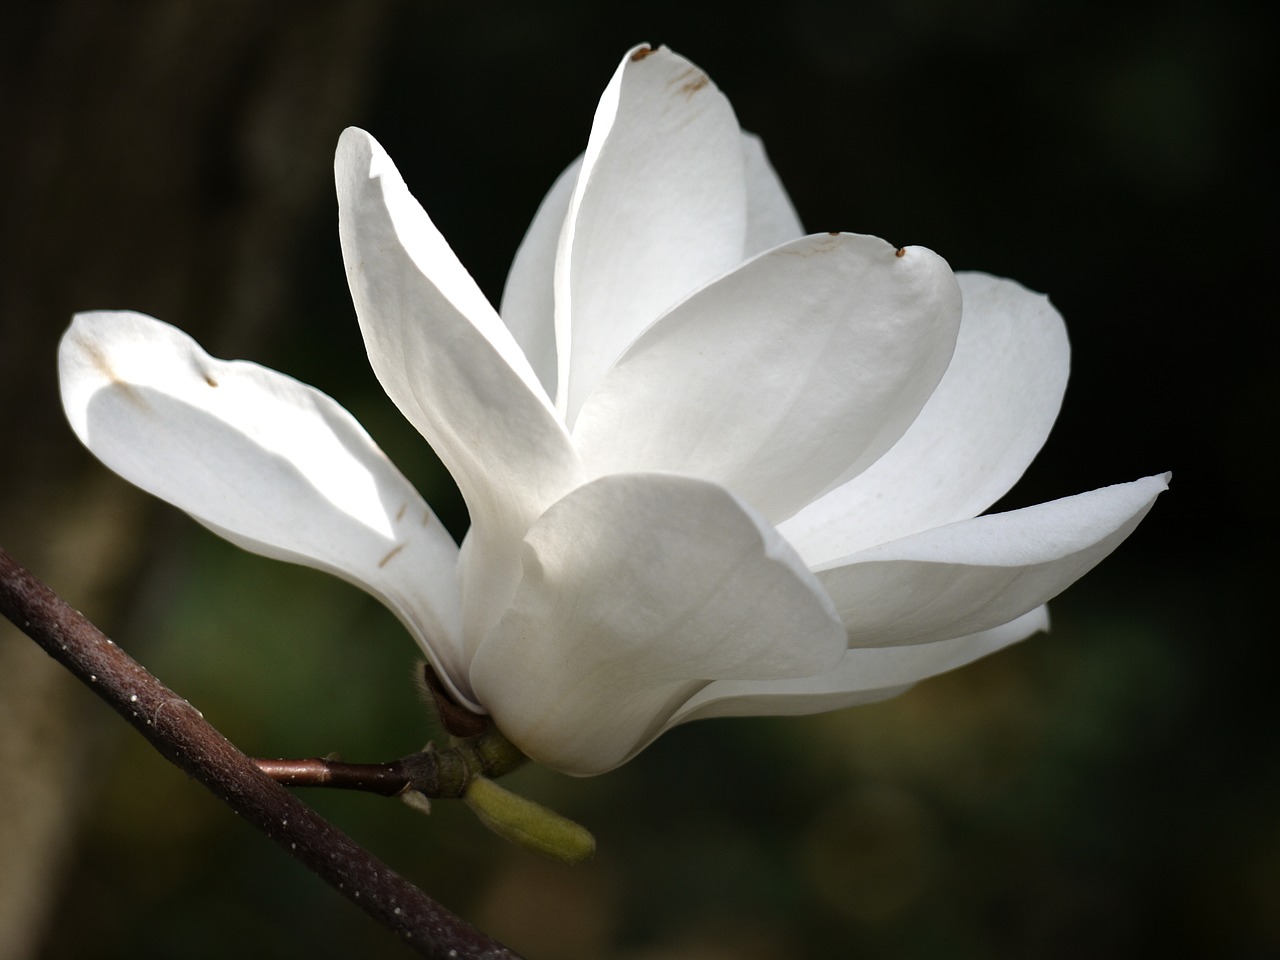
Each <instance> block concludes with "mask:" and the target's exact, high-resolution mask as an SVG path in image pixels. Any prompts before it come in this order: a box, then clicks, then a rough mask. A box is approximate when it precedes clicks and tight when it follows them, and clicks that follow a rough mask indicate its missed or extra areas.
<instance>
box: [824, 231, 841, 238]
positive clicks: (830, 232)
mask: <svg viewBox="0 0 1280 960" xmlns="http://www.w3.org/2000/svg"><path fill="white" fill-rule="evenodd" d="M827 236H828V237H838V236H840V231H839V230H828V231H827Z"/></svg>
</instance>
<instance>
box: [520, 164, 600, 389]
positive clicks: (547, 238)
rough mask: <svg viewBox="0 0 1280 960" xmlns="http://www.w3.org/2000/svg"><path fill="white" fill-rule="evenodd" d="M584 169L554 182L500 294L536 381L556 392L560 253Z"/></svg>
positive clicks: (577, 168) (572, 167) (575, 169)
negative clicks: (562, 235)
mask: <svg viewBox="0 0 1280 960" xmlns="http://www.w3.org/2000/svg"><path fill="white" fill-rule="evenodd" d="M581 169H582V158H581V157H579V158H578V159H577V160H575V161H573V163H571V164H569V166H568V167H567V168H566V169H565V170H564V172H563V173H561V174H560V176H559V177H557V178H556V182H555V183H553V184H552V185H551V189H550V190H549V191H547V195H546V196H545V197H543V199H542V203H541V204H539V206H538V212H537V213H535V214H534V216H533V222H532V223H530V224H529V229H528V230H527V231H526V232H525V235H524V239H523V240H521V241H520V247H519V248H518V249H517V250H516V256H515V259H514V260H513V261H512V262H511V270H510V271H509V272H508V273H507V283H506V286H505V287H504V288H503V291H502V306H501V308H500V312H501V314H502V320H503V322H504V323H505V324H506V325H507V328H508V329H509V330H510V331H511V335H512V336H513V337H515V338H516V343H518V344H519V345H520V349H521V350H523V351H524V355H525V356H526V357H528V358H529V363H530V364H531V365H532V366H533V369H534V372H535V373H537V375H538V381H539V382H540V383H541V384H542V387H543V389H544V390H546V392H547V396H549V397H553V396H555V393H556V374H557V368H556V296H555V272H556V249H557V248H558V247H559V245H560V231H561V230H562V229H563V227H564V220H565V216H566V215H567V214H568V212H569V201H570V200H571V199H572V198H573V189H574V186H575V185H576V184H577V182H578V172H579V171H580V170H581Z"/></svg>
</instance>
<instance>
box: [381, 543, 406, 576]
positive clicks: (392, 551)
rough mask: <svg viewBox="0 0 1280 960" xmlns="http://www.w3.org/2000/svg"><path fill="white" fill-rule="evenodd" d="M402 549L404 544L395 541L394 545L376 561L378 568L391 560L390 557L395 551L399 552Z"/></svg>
mask: <svg viewBox="0 0 1280 960" xmlns="http://www.w3.org/2000/svg"><path fill="white" fill-rule="evenodd" d="M403 549H404V544H403V543H397V544H396V545H395V546H394V547H392V548H391V549H390V550H388V551H387V555H386V556H385V557H383V558H382V559H381V560H379V561H378V569H379V570H381V569H382V568H383V567H385V566H386V565H387V564H388V563H390V562H391V558H392V557H394V556H395V555H396V554H397V553H399V552H400V551H401V550H403Z"/></svg>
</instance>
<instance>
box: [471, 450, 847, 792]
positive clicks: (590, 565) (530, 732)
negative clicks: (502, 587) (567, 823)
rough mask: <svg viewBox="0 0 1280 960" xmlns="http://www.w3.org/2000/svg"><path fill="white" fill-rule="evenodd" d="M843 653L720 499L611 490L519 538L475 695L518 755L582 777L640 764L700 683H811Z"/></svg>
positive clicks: (834, 627)
mask: <svg viewBox="0 0 1280 960" xmlns="http://www.w3.org/2000/svg"><path fill="white" fill-rule="evenodd" d="M844 647H845V632H844V628H843V627H842V625H841V624H840V621H839V620H838V619H837V618H836V616H835V611H834V609H833V608H832V606H831V601H830V599H829V598H828V597H827V596H826V595H825V594H824V593H823V592H822V590H821V588H819V587H818V586H817V582H816V581H815V580H814V578H813V576H812V574H810V573H809V571H808V570H807V569H805V568H804V566H803V565H801V564H800V562H799V558H798V557H796V555H795V552H794V551H793V550H792V549H791V548H790V547H789V546H788V545H787V544H786V542H785V541H783V540H782V539H781V538H780V537H778V536H777V533H776V532H775V531H774V530H773V528H772V527H770V526H769V525H768V524H766V523H765V522H764V521H763V520H761V519H760V518H759V517H758V516H756V515H755V514H754V513H753V512H752V511H750V510H749V509H748V508H746V507H744V506H743V505H742V504H741V502H740V501H738V500H737V499H735V498H734V497H733V496H732V495H731V494H729V493H728V492H727V491H725V490H723V489H722V488H720V487H718V486H716V485H714V484H710V483H706V482H703V481H700V480H692V479H687V478H682V477H674V476H668V475H658V474H630V475H615V476H610V477H605V478H603V479H600V480H596V481H594V482H592V483H589V484H587V485H585V486H583V487H580V488H579V489H577V490H575V491H574V492H573V493H571V494H570V495H569V496H567V497H565V499H564V500H562V501H560V502H559V503H557V504H555V505H554V506H553V507H552V508H551V509H550V510H548V511H547V513H546V514H545V515H544V516H543V517H542V518H541V519H539V520H538V522H537V523H536V524H535V525H534V526H533V528H532V529H531V530H530V531H529V535H528V537H527V538H526V540H525V553H524V571H523V577H522V579H521V582H520V587H519V589H518V590H517V592H516V595H515V598H514V601H513V603H512V605H511V608H510V609H509V610H508V611H507V613H506V614H505V616H504V617H503V619H502V621H501V622H500V623H499V624H498V625H497V627H496V628H495V629H494V631H493V632H492V634H490V636H489V637H488V638H487V639H486V640H485V641H484V642H483V643H482V644H481V646H480V648H479V650H478V651H477V653H476V655H475V658H474V660H473V661H472V665H471V681H472V684H473V686H474V689H475V692H476V695H477V697H478V698H479V700H480V702H481V703H483V704H484V705H485V706H486V707H487V708H488V709H489V710H490V711H491V712H492V714H493V717H494V719H495V721H496V722H497V724H498V726H499V728H500V729H501V730H502V731H503V733H504V734H506V736H507V737H509V738H510V739H511V740H512V742H513V743H515V744H516V745H517V746H519V747H520V748H521V749H522V750H523V751H525V752H526V753H527V754H529V755H530V756H531V757H533V758H534V759H536V760H539V761H541V762H543V763H546V764H548V765H550V766H553V767H556V768H558V769H560V770H564V771H566V772H568V773H574V774H592V773H602V772H604V771H605V770H608V769H611V768H612V767H615V766H617V765H618V764H620V763H622V762H623V761H625V760H626V759H627V758H628V757H630V756H631V755H632V754H634V753H635V752H636V751H637V750H639V749H640V748H641V747H642V746H643V745H644V744H645V743H647V742H648V741H649V740H651V739H652V738H653V737H654V736H655V735H656V734H657V733H658V731H659V730H660V729H661V728H662V726H663V724H664V723H665V722H666V720H667V718H668V717H670V716H671V714H672V713H673V712H674V711H675V710H677V709H678V708H679V707H680V705H681V704H682V703H683V702H684V701H685V700H686V699H687V698H688V697H689V696H690V695H692V694H693V693H695V692H696V691H697V690H698V689H699V688H700V687H701V686H702V685H703V684H704V683H705V682H706V681H708V680H713V679H718V678H722V677H738V678H752V679H764V678H777V677H791V676H809V675H812V674H814V673H817V672H819V671H821V670H824V669H827V668H829V667H831V666H833V665H834V664H835V663H836V662H837V661H838V660H839V658H840V656H841V654H842V652H843V650H844Z"/></svg>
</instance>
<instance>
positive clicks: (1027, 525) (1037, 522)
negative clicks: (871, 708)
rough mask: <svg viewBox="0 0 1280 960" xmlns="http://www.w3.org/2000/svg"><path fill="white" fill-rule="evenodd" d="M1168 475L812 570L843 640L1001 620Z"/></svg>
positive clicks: (968, 628)
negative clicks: (836, 614)
mask: <svg viewBox="0 0 1280 960" xmlns="http://www.w3.org/2000/svg"><path fill="white" fill-rule="evenodd" d="M1168 479H1169V478H1168V475H1167V474H1165V475H1161V476H1154V477H1146V478H1145V479H1142V480H1135V481H1133V482H1132V483H1121V484H1116V485H1115V486H1111V487H1103V488H1101V489H1098V490H1093V491H1091V492H1089V493H1081V494H1077V495H1076V496H1074V497H1065V498H1063V499H1061V500H1054V501H1052V502H1050V503H1042V504H1039V505H1038V506H1034V507H1026V508H1024V509H1022V510H1013V511H1010V512H1008V513H997V514H992V515H990V516H984V517H976V518H974V519H972V520H961V521H959V522H957V523H951V524H948V525H946V526H944V527H936V528H935V529H933V530H926V531H924V532H923V533H917V534H913V535H912V536H909V537H904V538H903V539H901V540H894V541H892V542H890V543H885V544H881V545H880V546H876V547H871V548H869V549H867V550H863V551H861V552H860V553H856V554H854V555H853V556H850V557H846V558H844V559H843V560H839V561H835V562H834V563H832V564H829V565H827V566H825V567H820V568H818V570H816V571H815V572H816V573H817V575H818V579H819V580H820V581H821V582H822V585H823V586H824V587H825V588H826V589H827V592H828V593H830V594H831V597H832V599H833V600H835V603H836V606H837V607H838V608H839V610H840V615H841V617H842V618H843V620H844V622H845V626H846V627H847V628H848V630H849V645H850V646H851V647H884V646H892V645H895V644H908V643H930V642H932V641H935V640H946V639H948V638H950V637H955V636H960V635H962V634H969V633H978V632H980V631H983V630H989V629H991V628H992V627H995V626H998V625H1000V624H1002V623H1007V622H1009V621H1010V620H1013V619H1014V618H1016V617H1019V616H1021V615H1022V614H1024V613H1026V612H1027V611H1028V610H1031V609H1032V608H1034V607H1038V606H1039V605H1040V604H1042V603H1044V602H1046V601H1047V600H1050V599H1052V598H1053V597H1055V596H1057V595H1058V594H1059V593H1061V592H1062V591H1063V590H1065V589H1066V588H1067V587H1069V586H1070V585H1071V584H1073V583H1074V582H1075V581H1076V580H1078V579H1079V578H1080V577H1082V576H1084V574H1085V573H1087V572H1088V571H1089V570H1090V569H1091V568H1092V567H1093V566H1094V565H1095V564H1097V563H1098V562H1099V561H1100V560H1101V559H1102V558H1103V557H1105V556H1106V555H1107V554H1109V553H1110V552H1111V551H1112V550H1114V549H1115V548H1116V547H1117V546H1119V545H1120V543H1121V542H1122V541H1123V540H1124V539H1125V537H1127V536H1128V535H1129V534H1130V533H1132V532H1133V529H1134V528H1135V527H1136V526H1137V525H1138V522H1139V521H1140V520H1141V519H1142V518H1143V517H1144V516H1145V515H1146V513H1147V511H1148V510H1149V509H1150V508H1151V505H1152V503H1154V502H1155V499H1156V497H1157V496H1158V495H1159V494H1160V493H1161V492H1162V491H1163V490H1165V489H1166V488H1167V487H1168V485H1169V484H1168Z"/></svg>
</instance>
